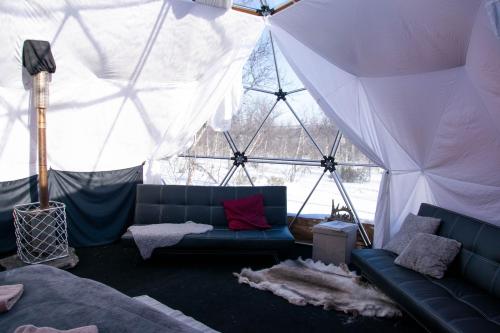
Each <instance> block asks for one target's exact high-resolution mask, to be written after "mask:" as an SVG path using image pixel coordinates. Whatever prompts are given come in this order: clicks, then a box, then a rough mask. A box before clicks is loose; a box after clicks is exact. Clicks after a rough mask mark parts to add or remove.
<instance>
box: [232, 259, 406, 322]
mask: <svg viewBox="0 0 500 333" xmlns="http://www.w3.org/2000/svg"><path fill="white" fill-rule="evenodd" d="M234 275H235V276H236V277H238V282H239V283H246V284H248V285H250V286H251V287H253V288H257V289H260V290H269V291H271V292H272V293H274V294H275V295H277V296H281V297H283V298H285V299H286V300H288V301H289V302H290V303H292V304H295V305H306V304H312V305H321V306H323V308H324V309H325V310H328V309H335V310H338V311H343V312H345V313H350V314H354V315H362V316H370V317H373V316H375V317H394V316H400V315H401V311H400V310H399V309H398V307H397V306H396V304H395V303H394V302H393V301H392V300H391V299H390V298H389V297H387V296H386V295H384V294H383V293H381V292H380V291H379V290H377V289H376V288H375V287H373V286H371V285H369V284H368V283H365V282H362V281H361V277H360V276H358V275H356V273H355V272H351V271H349V269H348V267H347V265H345V264H341V265H339V266H335V265H333V264H330V265H325V264H323V263H322V262H320V261H317V262H314V261H313V260H312V259H307V260H302V259H301V258H299V259H297V260H286V261H284V262H282V263H280V264H278V265H276V266H273V267H271V268H267V269H263V270H260V271H252V270H251V269H249V268H244V269H243V270H242V271H241V273H239V274H238V273H234Z"/></svg>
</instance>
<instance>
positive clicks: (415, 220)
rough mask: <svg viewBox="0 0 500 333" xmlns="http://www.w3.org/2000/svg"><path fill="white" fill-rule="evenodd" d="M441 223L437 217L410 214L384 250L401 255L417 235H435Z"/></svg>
mask: <svg viewBox="0 0 500 333" xmlns="http://www.w3.org/2000/svg"><path fill="white" fill-rule="evenodd" d="M440 223H441V219H437V218H435V217H428V216H418V215H414V214H408V216H407V217H406V219H405V220H404V222H403V225H402V226H401V229H399V231H398V232H397V233H396V235H394V237H393V238H392V239H391V240H390V241H389V243H387V244H386V245H385V246H384V247H383V249H384V250H388V251H391V252H394V253H396V254H400V253H401V252H403V250H404V249H405V248H406V246H407V245H408V244H410V241H411V240H412V239H413V238H414V237H415V235H416V234H417V233H419V232H422V233H426V234H435V233H436V231H437V229H438V227H439V224H440Z"/></svg>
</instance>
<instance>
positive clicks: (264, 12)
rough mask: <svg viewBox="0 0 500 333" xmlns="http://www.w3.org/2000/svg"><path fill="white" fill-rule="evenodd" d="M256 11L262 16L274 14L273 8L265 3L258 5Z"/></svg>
mask: <svg viewBox="0 0 500 333" xmlns="http://www.w3.org/2000/svg"><path fill="white" fill-rule="evenodd" d="M257 13H259V14H260V15H262V16H269V15H273V14H274V8H271V7H269V6H267V5H264V6H262V7H260V9H257Z"/></svg>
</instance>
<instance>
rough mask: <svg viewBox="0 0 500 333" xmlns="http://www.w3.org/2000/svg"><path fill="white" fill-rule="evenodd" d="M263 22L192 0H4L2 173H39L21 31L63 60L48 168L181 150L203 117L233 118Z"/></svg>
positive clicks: (220, 121)
mask: <svg viewBox="0 0 500 333" xmlns="http://www.w3.org/2000/svg"><path fill="white" fill-rule="evenodd" d="M263 25H264V23H263V20H262V19H260V18H257V17H252V16H250V15H245V14H242V13H238V12H235V11H226V10H225V9H222V8H215V7H210V6H206V5H201V4H196V3H193V2H192V1H180V0H162V1H160V0H149V1H139V0H104V1H90V0H89V1H86V0H74V1H62V0H56V1H52V0H51V1H43V0H37V1H35V0H30V1H3V2H1V3H0V41H1V43H2V47H1V48H0V181H4V180H10V179H17V178H22V177H26V176H28V175H32V174H35V173H36V171H37V169H36V158H37V157H36V115H35V114H34V113H33V110H30V109H29V105H30V85H31V81H30V77H29V75H28V74H27V73H26V72H25V71H24V72H23V68H22V62H21V55H22V45H23V41H24V40H25V39H42V40H47V41H49V42H50V43H51V44H52V53H53V54H54V57H55V61H56V65H57V70H56V73H55V74H54V75H53V76H52V83H51V85H50V91H51V95H50V107H49V110H48V115H47V124H48V129H47V137H48V153H49V161H48V164H49V166H50V167H52V168H55V169H59V170H68V171H96V170H113V169H120V168H126V167H130V166H133V165H138V164H140V163H142V162H143V161H145V160H148V161H150V160H154V159H156V158H159V157H164V156H171V155H174V154H176V153H178V152H179V151H182V150H183V149H185V148H186V147H188V146H189V144H190V142H191V140H192V137H193V136H194V134H195V133H196V131H197V130H198V129H199V128H200V127H201V126H202V125H203V124H204V123H205V122H206V121H207V120H210V123H211V124H212V125H213V127H214V128H217V129H225V128H227V126H228V120H229V119H230V117H231V114H232V111H233V109H235V108H236V107H237V106H238V103H239V99H240V97H241V89H242V88H241V70H242V67H243V64H244V63H245V61H246V59H247V58H248V55H249V54H250V52H251V51H252V49H253V48H254V45H255V43H256V42H257V40H258V38H259V36H260V33H261V31H262V29H263ZM148 165H150V164H148ZM153 169H154V168H149V171H148V173H147V175H150V174H151V171H152V170H153Z"/></svg>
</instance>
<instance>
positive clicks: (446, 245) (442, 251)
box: [394, 233, 461, 279]
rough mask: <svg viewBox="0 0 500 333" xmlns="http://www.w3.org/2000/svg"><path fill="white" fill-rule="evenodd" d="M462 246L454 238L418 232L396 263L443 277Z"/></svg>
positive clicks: (436, 276)
mask: <svg viewBox="0 0 500 333" xmlns="http://www.w3.org/2000/svg"><path fill="white" fill-rule="evenodd" d="M460 246H461V244H460V243H459V242H457V241H456V240H454V239H449V238H444V237H441V236H436V235H431V234H424V233H418V234H417V235H415V237H414V238H413V239H412V240H411V242H410V244H408V246H407V247H406V248H405V249H404V250H403V252H401V254H400V255H399V256H398V257H397V258H396V259H395V260H394V263H395V264H397V265H400V266H403V267H406V268H409V269H411V270H414V271H416V272H419V273H422V274H426V275H429V276H432V277H434V278H437V279H441V278H442V277H443V276H444V272H446V270H447V269H448V265H450V264H451V262H452V261H453V259H455V257H456V256H457V254H458V251H460Z"/></svg>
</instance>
